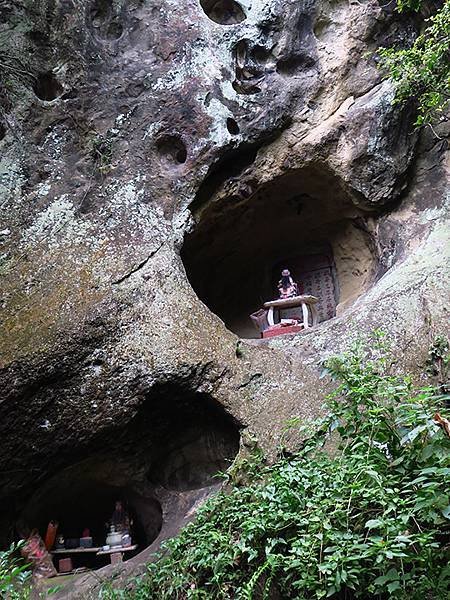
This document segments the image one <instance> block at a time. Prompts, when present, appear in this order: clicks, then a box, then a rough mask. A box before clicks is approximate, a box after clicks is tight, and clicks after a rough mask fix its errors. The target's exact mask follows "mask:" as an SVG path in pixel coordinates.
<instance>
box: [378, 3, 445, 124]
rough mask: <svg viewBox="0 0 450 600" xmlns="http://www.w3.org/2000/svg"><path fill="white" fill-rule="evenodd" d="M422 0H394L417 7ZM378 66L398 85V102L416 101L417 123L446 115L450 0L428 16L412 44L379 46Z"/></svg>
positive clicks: (408, 7)
mask: <svg viewBox="0 0 450 600" xmlns="http://www.w3.org/2000/svg"><path fill="white" fill-rule="evenodd" d="M421 6H422V0H397V10H398V11H399V12H404V11H406V10H414V11H419V10H420V8H421ZM379 55H380V57H381V66H382V67H384V68H385V69H386V70H387V73H388V75H389V77H391V79H392V80H393V81H394V82H395V84H396V88H397V96H396V99H397V102H404V101H406V100H408V99H410V98H416V99H417V101H418V116H417V121H416V124H417V125H423V124H430V123H431V122H432V121H433V120H438V119H440V118H445V113H446V110H447V109H448V105H449V99H450V0H445V2H444V4H443V6H442V7H441V8H440V9H439V10H438V11H437V12H436V13H435V14H434V15H433V16H432V17H431V18H429V19H428V20H427V26H426V27H425V29H424V30H423V32H422V33H421V35H419V37H418V38H417V39H416V41H415V42H414V44H413V45H412V46H411V48H407V49H398V48H381V49H380V50H379Z"/></svg>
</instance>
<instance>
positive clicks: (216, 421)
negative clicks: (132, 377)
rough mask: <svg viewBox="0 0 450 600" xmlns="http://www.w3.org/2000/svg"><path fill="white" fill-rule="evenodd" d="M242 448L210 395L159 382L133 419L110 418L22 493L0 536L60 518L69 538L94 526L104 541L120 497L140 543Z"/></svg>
mask: <svg viewBox="0 0 450 600" xmlns="http://www.w3.org/2000/svg"><path fill="white" fill-rule="evenodd" d="M238 449H239V426H238V424H237V422H236V421H235V420H234V419H233V418H232V417H231V416H229V415H228V413H226V412H225V410H224V409H223V408H222V406H221V405H220V404H218V403H217V402H216V401H215V400H214V399H213V398H212V397H211V396H209V395H208V394H203V393H196V392H193V391H190V390H187V389H185V388H184V387H183V386H182V385H179V384H164V385H160V386H158V387H157V388H156V389H154V390H152V391H151V392H150V393H149V394H148V396H147V397H146V398H145V400H144V401H143V403H142V405H141V406H140V408H139V409H138V410H137V412H136V414H135V415H134V417H133V418H132V419H131V420H130V421H129V422H128V423H126V424H122V425H121V426H116V425H112V426H111V428H110V429H109V430H108V431H107V432H104V433H103V434H102V436H101V439H100V438H99V439H98V440H97V442H96V445H95V448H94V447H93V448H92V450H91V451H89V452H86V451H84V453H83V454H84V456H83V454H81V451H80V450H78V451H77V450H75V449H74V451H73V453H72V455H71V459H72V463H71V464H69V465H67V466H66V467H65V468H63V469H60V470H58V471H57V472H56V473H55V472H54V473H52V474H49V476H48V477H47V479H45V481H43V482H42V483H40V485H39V486H38V487H37V488H35V491H34V492H33V493H32V494H30V495H29V496H28V497H26V498H25V499H23V498H20V499H18V500H17V502H15V505H16V506H17V509H16V514H15V516H13V518H12V522H9V523H8V524H7V523H4V525H3V527H4V526H5V525H6V526H7V530H5V529H4V530H3V531H0V537H3V538H5V539H6V538H8V537H10V536H11V535H12V536H14V537H17V535H23V534H26V533H27V532H28V531H30V530H31V529H34V528H37V529H38V530H39V532H40V533H41V535H45V531H46V528H47V524H48V522H49V521H50V520H57V521H58V522H59V523H60V533H63V534H64V536H65V538H78V537H80V536H81V534H82V531H83V529H85V528H89V529H90V531H91V534H92V537H93V538H94V544H96V545H98V546H101V545H103V544H104V543H105V538H106V533H107V529H106V523H107V521H108V520H109V519H110V518H111V514H112V511H113V510H114V504H115V501H116V500H121V501H122V502H124V503H125V504H126V506H127V508H128V511H129V513H130V516H131V517H132V519H133V521H134V525H133V530H132V535H133V539H134V541H135V542H136V543H137V544H138V545H139V549H140V550H142V549H143V548H145V547H146V546H148V545H149V544H151V543H152V542H153V541H154V540H155V538H157V537H158V535H159V533H160V532H162V533H163V534H164V531H165V530H166V528H167V527H168V528H169V529H173V527H174V526H175V525H176V523H178V522H180V523H181V521H182V520H183V519H184V517H185V513H186V510H188V508H189V506H190V505H191V504H193V503H195V502H196V501H197V500H198V498H200V497H204V496H205V493H206V494H208V493H210V491H212V490H214V489H216V487H217V485H218V484H220V479H219V478H218V477H217V474H218V473H219V472H222V471H225V470H226V469H227V468H228V467H229V466H230V465H231V463H232V462H233V460H234V458H235V456H236V454H237V452H238ZM86 454H88V456H86ZM49 466H50V467H51V464H50V465H49Z"/></svg>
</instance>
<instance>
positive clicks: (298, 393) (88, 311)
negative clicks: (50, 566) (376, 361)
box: [0, 0, 449, 540]
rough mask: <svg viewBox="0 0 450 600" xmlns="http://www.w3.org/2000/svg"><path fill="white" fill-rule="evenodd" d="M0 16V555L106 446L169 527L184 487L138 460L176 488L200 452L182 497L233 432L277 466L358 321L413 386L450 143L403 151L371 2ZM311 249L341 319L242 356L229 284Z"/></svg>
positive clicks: (433, 310) (403, 124)
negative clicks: (320, 253)
mask: <svg viewBox="0 0 450 600" xmlns="http://www.w3.org/2000/svg"><path fill="white" fill-rule="evenodd" d="M0 12H1V13H2V15H1V16H2V17H3V19H2V22H3V23H4V24H3V25H1V26H0V57H1V62H2V68H3V72H2V75H1V76H2V91H1V94H0V110H1V117H0V119H1V123H0V204H1V210H2V216H1V227H0V244H1V248H0V257H1V265H0V277H1V287H2V300H1V310H2V315H1V324H0V328H1V333H0V357H1V358H0V367H1V371H0V388H1V389H2V394H1V399H0V439H1V450H2V452H1V453H0V482H1V485H0V507H1V515H2V516H1V517H0V538H2V539H3V540H6V538H8V537H9V536H10V535H11V534H12V533H13V530H14V527H15V525H16V523H17V522H18V520H20V519H22V518H24V515H26V514H29V512H28V513H27V510H28V511H29V507H30V502H31V503H32V502H33V498H34V497H35V496H34V494H36V493H38V494H39V493H40V492H39V490H44V489H46V488H45V486H46V485H47V486H48V485H50V484H49V482H51V481H53V478H55V477H56V478H58V476H59V475H58V474H59V473H61V472H62V471H63V470H65V469H73V468H75V472H76V473H78V474H77V475H76V477H77V478H78V477H81V476H82V475H81V473H82V469H81V470H80V469H78V467H77V465H79V464H83V461H86V460H91V461H92V460H93V461H94V463H95V461H96V457H100V456H102V455H103V454H104V453H105V452H107V453H108V455H110V456H113V457H115V459H117V461H125V462H126V461H128V463H127V464H130V467H129V469H130V472H132V473H133V477H132V478H131V479H132V482H131V483H129V486H131V487H132V488H133V490H134V492H136V493H138V492H137V491H136V490H137V489H138V488H139V489H140V492H139V493H141V494H144V496H145V494H147V493H148V494H150V495H152V497H153V498H156V499H157V500H158V502H160V504H161V505H162V510H163V521H164V518H165V517H167V515H170V516H171V517H170V518H171V520H172V521H171V524H170V523H167V521H166V524H167V527H169V525H170V526H171V529H170V531H171V532H173V530H174V528H173V522H175V521H176V519H179V520H180V522H181V521H182V520H183V519H184V518H185V515H186V513H188V512H189V510H190V508H191V506H192V504H193V503H195V501H196V499H197V497H198V495H197V493H196V492H192V497H191V500H186V502H185V503H184V504H183V502H182V501H181V500H180V501H179V503H178V504H177V502H178V500H175V499H176V498H180V497H181V496H179V495H178V496H177V494H176V493H175V492H176V489H174V490H172V491H173V492H174V493H173V494H172V496H171V498H172V500H170V501H169V500H167V494H166V492H164V493H163V492H162V491H161V490H162V489H166V488H165V487H164V484H161V482H159V483H158V485H159V487H158V485H154V486H153V487H152V486H150V488H151V490H150V488H149V487H148V485H147V483H145V481H146V477H147V475H148V471H149V470H150V471H151V472H152V473H156V472H160V471H161V469H160V467H159V466H158V465H160V463H159V462H156V463H155V461H156V459H158V460H161V461H162V458H161V457H163V456H167V457H172V458H173V463H171V462H170V461H169V463H170V464H173V465H179V468H180V469H181V472H182V473H183V475H181V476H180V477H181V479H182V480H186V481H187V482H189V481H191V479H190V478H189V475H188V474H189V472H190V470H192V469H194V471H195V470H200V472H203V471H202V469H201V468H200V467H198V465H199V464H200V463H202V464H203V463H205V460H206V464H207V468H206V471H205V477H204V478H200V480H199V481H196V482H195V485H194V484H193V483H192V481H191V487H192V490H195V489H200V488H202V486H203V488H205V489H206V488H207V487H208V486H209V485H211V481H210V479H209V478H210V475H211V472H210V471H211V469H213V467H214V468H217V465H218V464H219V463H220V464H222V463H223V461H227V460H231V459H232V458H233V456H234V454H235V453H236V451H237V442H236V435H237V430H238V429H242V428H247V429H248V431H249V432H251V434H252V435H254V436H256V437H257V438H258V440H259V442H260V444H261V445H262V446H263V447H264V448H265V450H266V451H267V452H268V453H269V455H270V454H272V455H273V453H274V451H275V448H276V446H277V443H278V440H279V435H280V432H281V431H282V430H283V427H284V424H285V422H286V420H287V419H288V418H290V417H291V416H293V415H300V416H301V417H303V418H306V417H309V416H314V415H317V414H319V413H320V411H321V405H322V401H323V395H324V393H325V392H326V391H327V390H328V389H329V387H330V383H329V382H328V381H327V380H326V379H320V373H321V368H320V365H321V362H322V361H323V359H324V358H326V356H328V355H330V354H331V353H333V352H338V351H341V350H343V349H345V348H347V347H348V346H349V345H350V344H351V343H352V342H353V340H354V339H355V338H356V337H357V336H360V335H362V336H365V335H368V334H369V333H370V331H371V330H373V329H374V328H383V329H385V330H387V331H388V332H389V333H390V334H391V336H392V341H393V355H394V356H395V358H396V361H397V364H398V367H402V368H412V369H413V371H414V372H415V373H416V374H417V376H420V374H421V373H422V371H423V364H424V361H425V358H426V354H427V351H428V347H429V344H430V343H431V342H432V341H433V339H434V337H435V335H437V334H439V333H442V332H443V331H444V330H445V326H446V322H448V321H447V319H448V312H447V310H448V304H447V300H448V298H447V292H448V281H447V280H446V277H447V275H448V267H447V265H448V250H449V243H448V231H446V229H445V216H446V206H445V202H446V193H447V191H446V185H447V180H448V170H446V169H448V165H447V166H446V164H445V162H444V158H445V150H446V144H445V141H444V140H443V139H436V138H435V137H434V136H433V134H432V133H431V132H429V131H425V132H423V133H422V135H421V138H420V139H419V138H418V134H417V132H416V131H414V129H413V127H412V122H413V106H398V105H394V104H393V103H392V100H393V90H392V87H391V85H390V83H389V82H386V81H382V80H381V76H380V73H379V71H378V70H377V68H376V62H375V58H374V57H373V55H371V54H370V53H371V52H373V51H374V50H375V49H376V48H377V47H378V46H379V45H381V44H386V43H394V42H396V41H402V42H405V41H407V40H410V39H412V37H413V36H414V24H413V23H412V22H411V23H410V22H408V19H406V18H405V17H403V16H402V18H401V19H400V18H398V17H396V16H395V14H394V13H393V12H392V10H391V9H390V8H388V7H383V5H382V3H378V2H376V1H372V0H371V1H363V2H347V1H345V2H344V1H341V0H338V1H326V0H317V1H313V0H303V1H298V0H283V1H281V0H265V1H263V0H241V1H240V2H239V3H237V2H233V1H232V0H230V1H225V0H223V1H220V2H216V3H214V2H208V1H207V0H204V1H202V2H197V1H196V0H189V1H188V0H183V1H180V0H177V1H175V0H163V1H162V2H158V3H157V2H153V1H152V0H128V1H125V0H95V1H93V2H88V1H87V0H79V1H77V2H74V1H71V2H66V1H65V2H62V1H60V0H55V2H52V3H47V2H44V1H43V0H41V1H38V2H28V1H27V2H24V3H23V5H22V4H21V3H17V2H12V1H9V0H6V1H5V2H4V8H0ZM439 133H440V135H441V136H443V135H444V132H439ZM302 194H303V196H302V200H301V202H302V207H303V208H304V211H305V212H304V213H303V215H304V217H303V216H302V214H301V213H300V212H299V211H300V208H299V209H298V214H299V215H300V217H301V219H300V221H295V219H294V217H292V215H291V213H289V210H291V209H290V208H289V210H288V208H287V207H292V206H293V204H295V203H296V202H297V204H298V198H299V196H301V195H302ZM292 214H293V213H292ZM284 231H285V232H287V233H288V236H287V237H288V240H289V243H288V244H287V245H285V246H283V244H284V242H285V238H284V237H283V232H284ZM309 232H311V234H310V233H309ZM316 234H317V235H319V234H320V236H322V237H323V238H324V239H326V240H329V241H330V243H331V245H332V247H333V251H334V255H335V260H336V265H337V270H338V274H339V278H340V282H341V292H342V295H341V298H340V305H339V306H338V316H337V317H335V318H333V319H331V320H329V321H327V322H324V323H321V324H320V325H319V326H318V327H317V328H314V329H312V330H310V331H308V332H305V333H302V334H300V335H297V336H284V337H279V338H275V339H272V340H271V341H261V340H257V339H248V340H247V339H244V340H243V341H242V343H241V345H240V349H241V351H239V352H236V345H237V342H238V337H237V336H236V334H235V333H234V332H235V331H237V332H238V333H240V334H241V335H247V334H246V333H244V331H247V330H246V329H245V327H246V326H244V328H242V327H241V325H236V327H235V326H234V325H233V324H231V321H232V319H231V317H230V322H228V314H225V313H224V312H223V311H224V310H226V307H228V306H231V305H233V303H235V304H236V307H237V308H236V310H237V311H238V312H239V315H238V316H240V317H241V316H244V317H245V318H246V315H247V314H248V312H249V311H248V312H245V311H247V309H249V308H250V307H247V306H246V305H245V303H243V304H242V305H241V303H240V299H239V297H240V295H241V290H245V282H246V281H249V282H251V285H252V286H254V285H256V283H254V280H253V279H252V277H253V276H254V277H255V278H256V280H257V277H258V276H259V275H254V274H255V273H256V274H258V273H259V271H258V268H259V267H260V266H261V265H262V263H263V262H267V261H270V260H272V261H275V260H278V259H280V258H283V257H284V256H288V255H289V253H292V252H294V251H295V247H296V245H297V241H298V239H299V237H301V238H304V240H305V243H306V241H307V242H308V243H312V238H313V237H314V236H316ZM308 235H310V237H308ZM310 238H311V239H310ZM283 252H284V254H283ZM205 282H206V283H209V284H210V288H208V286H206V287H205V285H206V284H205ZM191 283H192V285H191ZM220 286H222V287H220ZM212 288H213V289H212ZM222 288H223V289H222ZM221 290H222V291H221ZM224 299H225V300H226V302H225V304H226V307H225V309H224V306H223V305H224ZM203 301H206V304H208V305H206V304H205V303H204V302H203ZM221 302H222V303H221ZM213 311H215V312H216V313H217V314H215V312H213ZM221 317H222V318H221ZM233 318H234V317H233ZM223 319H224V320H225V321H227V325H228V327H227V326H226V325H225V323H224V320H223ZM240 327H241V329H239V328H240ZM230 329H231V330H230ZM253 337H254V336H253ZM167 390H169V392H168V391H167ZM161 398H163V399H164V400H165V402H166V403H167V404H166V409H165V411H163V413H160V412H158V411H159V408H158V406H159V402H160V399H161ZM197 411H198V414H200V415H201V417H198V418H197V416H196V415H197ZM144 414H146V415H150V416H149V417H148V420H147V421H145V423H146V429H145V435H144V434H143V433H142V432H141V433H140V434H139V436H138V438H137V439H136V442H135V443H130V440H132V439H133V435H134V433H133V432H134V431H135V426H136V423H139V422H140V421H141V418H142V415H144ZM161 415H162V416H161ZM177 415H178V416H177ZM180 415H182V418H181V420H182V421H183V420H184V422H185V423H186V427H185V428H183V427H182V426H181V425H180V423H179V421H180ZM202 419H203V420H202ZM203 422H205V423H206V425H205V428H206V430H207V431H209V432H210V436H211V437H210V440H209V441H206V442H205V440H204V439H203V438H202V435H203V433H202V432H203V431H204V429H202V427H198V426H195V423H197V425H198V423H203ZM223 423H225V425H223ZM221 424H222V425H223V426H224V427H225V429H226V433H225V434H223V435H222V433H223V432H222V433H220V431H222V425H221ZM217 431H219V433H217ZM183 432H184V433H183ZM186 432H188V433H186ZM189 432H192V435H191V438H189V435H190V434H189ZM185 434H186V435H185ZM208 435H209V434H208ZM147 436H148V438H149V439H150V440H151V439H154V440H157V441H155V442H154V443H153V444H151V443H147V441H146V442H145V443H144V442H143V441H142V440H143V438H145V437H147ZM186 436H187V437H186ZM188 438H189V439H188ZM208 439H209V438H208ZM124 440H127V442H126V443H125V442H124ZM177 440H180V441H179V443H178V442H177ZM192 440H193V441H192ZM202 440H203V441H202ZM211 440H212V441H211ZM191 442H192V443H194V442H195V443H194V447H196V448H197V446H195V444H196V443H198V448H200V449H197V450H195V452H192V453H189V452H188V453H187V455H186V453H185V451H184V450H183V448H185V447H186V445H187V446H188V447H190V446H189V444H190V443H191ZM293 443H294V442H293ZM205 447H208V448H209V450H208V451H205ZM211 448H213V450H211ZM135 455H136V456H135ZM138 455H139V456H138ZM205 456H206V457H207V458H206V459H205ZM180 457H184V458H180ZM168 460H169V459H168ZM171 460H172V459H171ZM163 462H164V461H163ZM95 464H102V463H101V460H100V459H99V461H98V463H95ZM155 464H157V466H156V467H155ZM183 465H184V466H183ZM208 465H209V466H208ZM161 468H162V467H161ZM172 468H173V469H174V470H175V471H176V469H177V468H178V467H176V466H173V467H170V469H172ZM77 469H78V471H77ZM170 469H169V470H170ZM98 470H99V471H101V469H100V467H99V468H98ZM163 470H164V469H163ZM94 471H95V472H97V471H96V470H95V469H94ZM136 473H140V476H139V477H138V476H137V475H136ZM74 477H75V476H74ZM119 479H120V478H119ZM131 479H130V481H131ZM94 480H95V481H97V483H98V485H101V481H102V478H101V477H97V476H96V477H94V479H93V481H94ZM144 484H145V485H144ZM93 485H95V484H93ZM114 485H116V487H117V489H122V488H123V487H124V486H125V484H124V483H123V482H122V483H120V482H119V483H114ZM186 485H188V483H187V484H186ZM121 486H122V487H121ZM145 486H147V487H145ZM199 486H200V487H199ZM50 487H51V486H50ZM125 487H126V486H125ZM169 487H170V486H169ZM188 487H189V485H188ZM143 488H145V490H144V491H142V490H143ZM158 489H159V490H160V491H159V492H158ZM155 490H156V491H155ZM178 491H179V490H178ZM183 493H184V492H183ZM42 494H43V492H42V493H41V496H42ZM158 494H159V496H158ZM200 495H201V494H200ZM169 496H170V494H169ZM188 496H189V494H188ZM42 497H45V494H44V496H42ZM175 505H176V506H175ZM174 506H175V508H174ZM177 506H178V508H176V507H177ZM27 507H28V508H27ZM180 507H182V508H180ZM163 527H164V525H163Z"/></svg>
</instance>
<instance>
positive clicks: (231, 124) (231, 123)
mask: <svg viewBox="0 0 450 600" xmlns="http://www.w3.org/2000/svg"><path fill="white" fill-rule="evenodd" d="M227 129H228V132H229V133H231V135H237V134H238V133H239V125H238V124H237V123H236V121H235V120H234V119H232V118H231V117H228V119H227Z"/></svg>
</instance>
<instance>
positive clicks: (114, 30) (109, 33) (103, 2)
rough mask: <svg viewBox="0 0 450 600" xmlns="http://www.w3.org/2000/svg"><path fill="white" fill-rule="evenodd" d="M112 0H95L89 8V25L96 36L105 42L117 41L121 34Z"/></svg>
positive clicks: (120, 26)
mask: <svg viewBox="0 0 450 600" xmlns="http://www.w3.org/2000/svg"><path fill="white" fill-rule="evenodd" d="M114 9H115V6H114V3H113V2H112V0H96V1H95V2H94V3H93V4H92V7H91V13H90V15H91V24H92V27H93V28H94V30H95V31H96V33H97V35H98V36H99V37H100V38H103V39H105V40H117V39H119V38H120V37H121V35H122V33H123V26H122V24H121V23H120V22H119V20H118V18H119V17H118V15H117V11H116V10H114Z"/></svg>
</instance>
